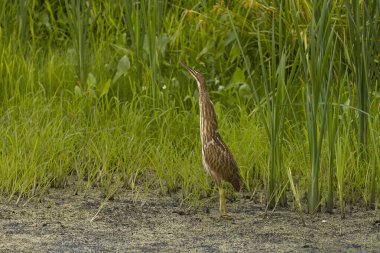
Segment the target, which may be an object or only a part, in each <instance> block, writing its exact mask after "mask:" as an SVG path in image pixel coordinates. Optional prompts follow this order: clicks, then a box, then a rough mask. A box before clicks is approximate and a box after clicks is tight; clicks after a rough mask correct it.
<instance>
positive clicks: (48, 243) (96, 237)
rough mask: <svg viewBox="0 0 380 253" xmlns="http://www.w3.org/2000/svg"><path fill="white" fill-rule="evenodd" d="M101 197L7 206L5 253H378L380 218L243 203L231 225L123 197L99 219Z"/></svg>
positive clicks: (0, 212) (213, 205)
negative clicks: (300, 212)
mask: <svg viewBox="0 0 380 253" xmlns="http://www.w3.org/2000/svg"><path fill="white" fill-rule="evenodd" d="M100 196H101V195H100V194H99V193H91V194H87V195H74V194H73V193H72V191H67V190H54V189H52V190H51V191H50V193H49V194H48V195H46V196H45V197H44V198H43V200H38V199H37V198H34V199H32V200H31V201H29V202H27V203H25V202H24V203H21V202H20V203H18V204H16V203H15V202H14V201H12V202H5V201H1V202H2V204H1V205H0V228H1V230H0V251H1V252H130V251H133V252H135V251H146V252H151V251H165V252H168V251H169V252H173V251H175V252H178V251H182V252H185V251H186V252H187V251H192V252H327V251H329V252H347V251H349V252H380V220H379V213H378V211H365V210H356V211H355V210H353V211H352V212H351V213H349V214H347V215H346V218H345V219H341V218H340V215H338V214H323V213H321V214H316V215H305V221H306V226H303V225H302V222H301V221H300V218H299V216H298V214H297V213H296V212H294V211H291V210H289V209H277V210H276V211H275V212H274V213H273V214H270V215H267V214H268V213H265V207H264V206H263V205H261V204H256V203H254V201H252V200H250V199H248V198H246V197H244V196H243V195H238V198H237V200H236V201H235V202H234V203H228V204H227V207H228V209H229V213H230V215H231V217H232V218H233V219H231V220H227V219H219V218H218V210H217V208H218V203H217V198H215V200H212V201H210V204H209V208H208V207H202V208H186V207H184V206H183V205H182V206H181V199H180V198H179V197H176V196H172V197H162V196H151V195H148V196H145V197H139V198H137V200H136V199H135V195H132V194H130V193H125V194H123V195H118V196H117V197H116V198H115V199H114V200H112V201H108V202H107V204H106V205H105V206H104V208H103V209H102V210H101V212H100V213H99V215H98V216H97V217H96V218H95V219H94V221H92V222H91V221H90V220H91V219H92V218H93V216H94V215H95V214H96V212H97V210H98V208H99V206H100V204H101V203H102V198H101V197H100Z"/></svg>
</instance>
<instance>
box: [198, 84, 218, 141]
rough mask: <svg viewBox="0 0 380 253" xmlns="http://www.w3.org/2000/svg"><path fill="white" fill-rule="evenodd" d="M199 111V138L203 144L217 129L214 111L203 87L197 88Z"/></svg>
mask: <svg viewBox="0 0 380 253" xmlns="http://www.w3.org/2000/svg"><path fill="white" fill-rule="evenodd" d="M199 110H200V131H201V138H202V142H203V143H204V142H205V141H206V142H208V140H207V138H210V137H212V136H214V134H215V133H216V131H217V128H218V122H217V118H216V113H215V109H214V106H213V104H212V102H211V100H210V97H209V95H208V92H207V89H206V88H205V87H199Z"/></svg>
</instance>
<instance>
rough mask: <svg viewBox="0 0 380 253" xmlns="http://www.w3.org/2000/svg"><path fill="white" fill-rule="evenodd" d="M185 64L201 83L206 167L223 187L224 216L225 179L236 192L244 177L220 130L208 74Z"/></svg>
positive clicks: (223, 207) (223, 205)
mask: <svg viewBox="0 0 380 253" xmlns="http://www.w3.org/2000/svg"><path fill="white" fill-rule="evenodd" d="M181 64H182V66H183V67H185V68H186V69H187V70H188V71H189V72H190V74H191V75H192V76H193V77H194V78H195V80H196V81H197V84H198V91H199V111H200V114H199V115H200V134H201V142H202V162H203V167H204V168H205V170H206V171H207V173H208V174H209V175H210V176H211V177H212V179H213V180H214V181H215V182H216V184H217V186H218V188H219V211H220V214H221V216H226V215H227V213H226V201H225V195H224V189H223V185H222V180H223V181H227V182H230V183H231V184H232V186H233V187H234V188H235V190H236V191H240V190H241V189H242V187H243V180H242V177H241V175H240V172H239V168H238V166H237V163H236V161H235V159H234V157H233V156H232V154H231V152H230V150H229V149H228V147H227V145H226V144H225V143H224V142H223V140H222V137H221V136H220V134H219V132H218V122H217V119H216V113H215V109H214V106H213V104H212V102H211V100H210V97H209V95H208V92H207V87H206V81H205V78H204V76H203V75H202V74H201V73H199V72H198V71H195V70H194V69H192V68H190V67H189V66H187V65H186V64H184V63H183V62H181Z"/></svg>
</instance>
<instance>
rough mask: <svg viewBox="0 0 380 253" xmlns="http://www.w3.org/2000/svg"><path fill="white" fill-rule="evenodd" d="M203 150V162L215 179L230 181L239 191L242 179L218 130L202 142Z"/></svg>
mask: <svg viewBox="0 0 380 253" xmlns="http://www.w3.org/2000/svg"><path fill="white" fill-rule="evenodd" d="M203 151H204V159H205V162H206V163H207V165H208V167H209V169H210V170H212V172H213V174H214V175H215V176H216V177H217V181H220V180H221V179H222V180H224V181H227V182H230V183H231V184H232V185H233V186H234V188H235V190H237V191H239V190H240V189H241V187H242V183H243V181H242V179H241V176H240V171H239V168H238V165H237V163H236V161H235V159H234V157H233V156H232V154H231V152H230V151H229V149H228V147H227V146H226V144H224V142H223V140H222V138H221V136H220V134H219V133H218V132H216V134H214V135H213V137H212V138H211V139H210V140H209V141H208V142H206V143H204V145H203Z"/></svg>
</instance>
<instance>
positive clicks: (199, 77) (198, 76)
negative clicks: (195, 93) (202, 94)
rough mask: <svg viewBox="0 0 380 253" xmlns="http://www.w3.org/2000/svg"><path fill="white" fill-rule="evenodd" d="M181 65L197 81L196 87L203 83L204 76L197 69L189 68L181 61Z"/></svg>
mask: <svg viewBox="0 0 380 253" xmlns="http://www.w3.org/2000/svg"><path fill="white" fill-rule="evenodd" d="M181 65H182V66H183V67H184V68H185V69H187V71H189V73H190V74H191V75H192V76H193V77H194V79H195V80H196V81H197V84H198V87H201V85H204V83H205V78H204V76H203V75H202V74H201V73H199V72H198V71H196V70H194V69H192V68H190V67H189V66H187V65H186V64H185V63H183V62H181Z"/></svg>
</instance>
